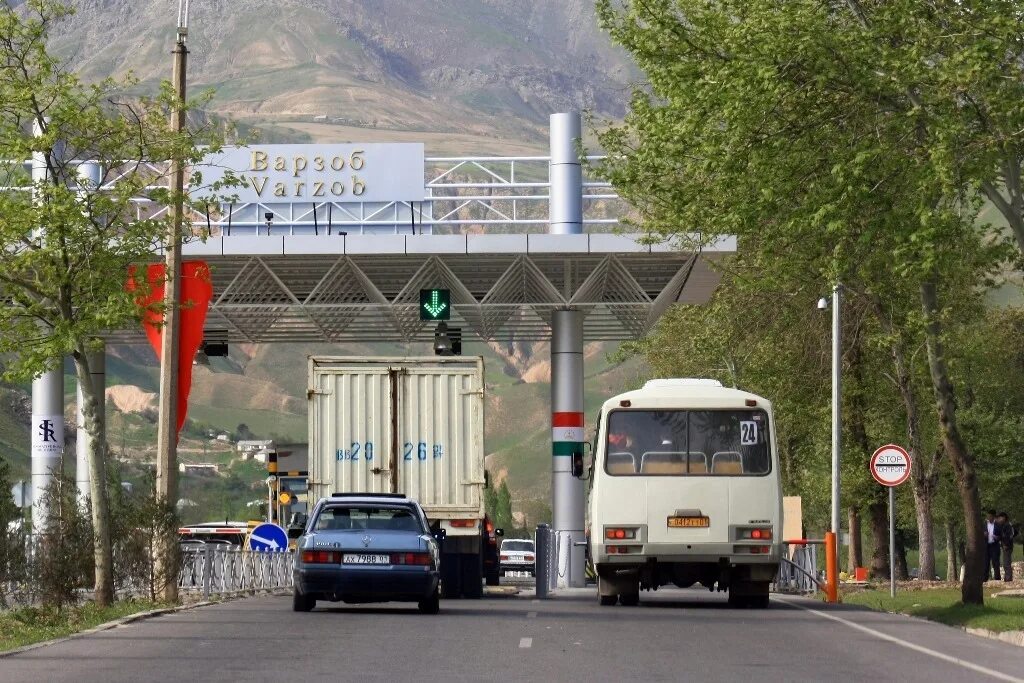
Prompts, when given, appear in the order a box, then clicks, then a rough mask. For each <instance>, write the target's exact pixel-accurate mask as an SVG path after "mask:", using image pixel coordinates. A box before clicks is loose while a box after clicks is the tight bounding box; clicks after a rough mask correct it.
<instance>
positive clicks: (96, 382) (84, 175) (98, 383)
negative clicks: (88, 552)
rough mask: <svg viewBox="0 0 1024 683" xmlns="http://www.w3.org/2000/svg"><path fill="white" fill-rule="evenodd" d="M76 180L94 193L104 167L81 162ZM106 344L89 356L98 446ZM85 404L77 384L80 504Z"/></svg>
mask: <svg viewBox="0 0 1024 683" xmlns="http://www.w3.org/2000/svg"><path fill="white" fill-rule="evenodd" d="M78 178H79V183H80V184H81V186H82V187H81V191H80V194H82V195H83V196H84V195H86V194H87V193H89V192H92V191H94V190H95V189H96V188H98V187H99V186H100V183H102V182H103V167H102V166H101V165H100V164H99V163H97V162H95V161H84V162H82V163H81V164H80V165H79V166H78ZM106 355H107V354H106V345H104V346H102V347H101V348H99V349H97V350H95V351H92V352H90V353H89V373H90V375H91V379H92V389H93V395H94V396H95V397H96V412H97V415H96V418H97V420H98V421H99V424H100V429H101V432H100V434H99V435H98V436H99V440H100V443H103V442H104V441H106V434H105V431H106V430H105V427H104V425H105V424H106V416H105V414H104V413H105V409H106V400H105V394H106V388H107V387H106V385H107V378H106ZM83 405H84V401H83V399H82V385H81V384H79V385H78V387H77V390H76V401H75V424H76V425H78V436H77V438H76V439H75V455H76V458H75V486H76V487H77V488H78V496H79V498H80V499H81V500H82V501H85V500H87V499H88V498H89V479H90V477H89V451H90V450H91V448H92V442H93V437H92V436H90V435H89V434H88V433H87V432H86V429H85V417H84V415H83V412H82V407H83Z"/></svg>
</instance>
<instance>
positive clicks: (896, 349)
mask: <svg viewBox="0 0 1024 683" xmlns="http://www.w3.org/2000/svg"><path fill="white" fill-rule="evenodd" d="M872 305H873V306H874V309H875V314H876V316H877V318H878V321H879V324H880V325H881V327H882V330H883V331H884V332H885V333H886V334H887V335H889V338H890V339H892V342H891V343H890V345H889V355H890V356H892V364H893V369H894V370H895V381H896V388H897V390H898V391H899V393H900V400H901V401H902V402H903V412H904V414H905V416H906V429H907V449H908V450H909V452H910V457H911V460H912V461H913V463H914V466H913V467H912V468H911V471H910V476H911V485H912V487H913V491H914V510H915V513H916V517H917V537H918V550H919V556H920V559H919V560H918V562H919V569H920V577H921V578H923V579H927V580H929V581H931V580H932V579H934V578H935V534H934V531H933V523H934V522H933V517H932V503H933V502H934V500H935V489H936V487H937V485H938V472H937V471H936V465H937V461H938V458H939V457H940V456H939V454H935V455H934V456H932V457H930V458H929V460H928V461H927V462H925V460H924V457H923V456H924V454H923V453H922V452H921V414H920V410H919V409H918V404H917V394H916V392H915V391H914V382H913V376H912V370H911V367H910V363H908V362H907V354H906V345H905V342H904V339H903V336H902V335H901V334H900V333H899V331H898V330H896V329H895V326H894V325H893V323H892V320H891V318H890V317H889V314H888V313H887V312H886V310H885V307H884V306H883V305H882V302H881V301H880V300H879V299H878V298H877V297H875V298H874V299H873V300H872Z"/></svg>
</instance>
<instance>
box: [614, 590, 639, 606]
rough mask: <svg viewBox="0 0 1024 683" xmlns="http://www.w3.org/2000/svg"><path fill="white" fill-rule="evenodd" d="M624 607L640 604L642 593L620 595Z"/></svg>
mask: <svg viewBox="0 0 1024 683" xmlns="http://www.w3.org/2000/svg"><path fill="white" fill-rule="evenodd" d="M619 600H620V601H622V606H623V607H636V606H637V605H639V604H640V593H623V594H622V595H620V596H619Z"/></svg>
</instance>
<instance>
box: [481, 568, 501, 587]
mask: <svg viewBox="0 0 1024 683" xmlns="http://www.w3.org/2000/svg"><path fill="white" fill-rule="evenodd" d="M484 581H485V583H486V584H487V585H488V586H497V585H498V584H499V583H500V582H499V581H498V570H497V569H491V570H490V571H488V572H486V576H484Z"/></svg>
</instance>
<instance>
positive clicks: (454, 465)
mask: <svg viewBox="0 0 1024 683" xmlns="http://www.w3.org/2000/svg"><path fill="white" fill-rule="evenodd" d="M392 376H393V377H395V381H396V386H398V387H399V390H398V400H397V405H396V410H397V413H396V414H397V416H398V419H397V420H396V423H397V436H398V438H397V440H396V441H397V445H398V463H397V464H398V467H397V480H396V486H397V489H396V490H397V491H399V492H401V493H404V494H406V495H407V496H409V497H411V498H414V499H416V500H418V501H419V502H420V504H421V505H423V507H424V508H425V509H426V510H427V512H428V514H430V515H432V516H433V515H437V514H444V513H450V514H459V513H461V514H471V515H473V516H474V517H475V516H476V515H477V514H479V511H480V507H481V502H482V489H483V482H484V477H483V471H482V466H483V456H484V452H483V449H484V444H483V387H482V386H480V382H481V380H480V375H479V372H478V369H477V365H476V364H475V363H466V364H465V365H460V364H456V363H451V364H448V363H446V364H444V365H436V366H433V367H431V366H409V367H405V368H402V369H401V370H400V371H399V372H398V373H397V374H393V375H392Z"/></svg>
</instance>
